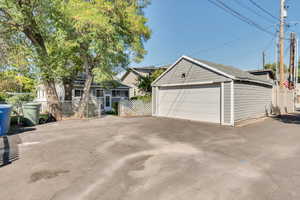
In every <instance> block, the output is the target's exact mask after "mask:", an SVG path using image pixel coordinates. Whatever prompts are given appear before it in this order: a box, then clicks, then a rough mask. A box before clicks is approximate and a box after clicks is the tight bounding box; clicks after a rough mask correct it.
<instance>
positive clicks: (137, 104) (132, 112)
mask: <svg viewBox="0 0 300 200" xmlns="http://www.w3.org/2000/svg"><path fill="white" fill-rule="evenodd" d="M118 114H119V116H123V117H124V116H151V115H152V102H151V101H142V100H122V101H120V103H119V107H118Z"/></svg>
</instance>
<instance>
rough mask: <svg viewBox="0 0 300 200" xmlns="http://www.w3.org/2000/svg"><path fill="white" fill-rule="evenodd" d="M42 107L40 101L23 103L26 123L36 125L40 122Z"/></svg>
mask: <svg viewBox="0 0 300 200" xmlns="http://www.w3.org/2000/svg"><path fill="white" fill-rule="evenodd" d="M40 108H41V104H40V103H26V104H23V105H22V109H23V117H24V120H25V125H27V126H35V125H37V124H38V123H39V119H40Z"/></svg>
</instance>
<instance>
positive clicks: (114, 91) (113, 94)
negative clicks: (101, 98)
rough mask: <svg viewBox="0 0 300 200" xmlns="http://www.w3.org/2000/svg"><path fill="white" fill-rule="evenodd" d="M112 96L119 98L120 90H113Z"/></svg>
mask: <svg viewBox="0 0 300 200" xmlns="http://www.w3.org/2000/svg"><path fill="white" fill-rule="evenodd" d="M112 96H113V97H119V96H120V90H113V91H112Z"/></svg>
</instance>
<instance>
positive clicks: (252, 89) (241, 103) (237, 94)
mask: <svg viewBox="0 0 300 200" xmlns="http://www.w3.org/2000/svg"><path fill="white" fill-rule="evenodd" d="M271 105H272V87H271V86H264V85H260V84H255V83H247V82H234V121H235V122H237V121H241V120H247V119H251V118H256V117H262V116H266V115H267V114H269V113H270V110H271Z"/></svg>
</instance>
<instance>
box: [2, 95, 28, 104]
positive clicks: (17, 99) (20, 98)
mask: <svg viewBox="0 0 300 200" xmlns="http://www.w3.org/2000/svg"><path fill="white" fill-rule="evenodd" d="M33 99H34V96H33V95H31V94H19V95H13V96H11V97H9V98H7V103H9V104H11V105H21V104H22V103H23V102H30V101H33Z"/></svg>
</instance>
